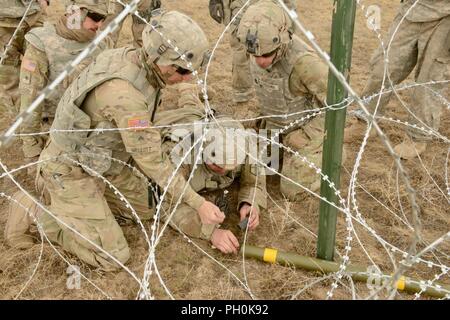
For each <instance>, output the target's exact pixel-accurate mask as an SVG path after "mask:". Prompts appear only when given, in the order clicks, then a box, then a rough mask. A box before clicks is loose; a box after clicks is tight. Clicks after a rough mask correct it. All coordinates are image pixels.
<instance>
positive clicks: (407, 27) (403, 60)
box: [363, 15, 450, 139]
mask: <svg viewBox="0 0 450 320" xmlns="http://www.w3.org/2000/svg"><path fill="white" fill-rule="evenodd" d="M401 18H402V17H401V16H400V15H397V17H396V18H395V20H394V22H393V24H392V26H391V29H390V31H389V34H388V37H387V39H388V41H386V42H385V43H389V40H390V39H391V37H392V35H393V34H394V31H395V30H396V28H397V26H398V24H399V23H400V21H401ZM388 58H389V64H388V75H389V76H390V79H391V80H392V84H393V85H397V84H399V83H401V82H402V81H403V80H405V79H406V78H407V77H408V75H409V74H410V73H411V72H412V71H413V69H414V67H416V66H417V69H416V74H415V79H416V82H417V83H426V82H430V81H439V80H448V79H449V78H450V17H446V18H444V19H442V20H439V21H432V22H423V23H418V22H410V21H408V20H406V19H405V20H403V22H402V24H401V25H400V28H399V29H398V31H397V33H396V34H395V37H394V39H393V41H392V44H391V47H390V51H389V56H388ZM384 67H385V63H384V55H383V50H382V48H381V47H380V48H378V49H377V50H376V51H375V53H374V55H373V57H372V60H371V68H370V69H371V73H370V78H369V80H368V83H367V85H366V87H365V89H364V92H363V96H370V95H372V94H375V93H378V92H379V91H380V88H381V85H382V82H383V75H384ZM385 86H386V87H387V88H388V89H389V88H390V82H389V80H388V79H387V78H386V80H385ZM448 88H449V85H448V83H444V84H434V85H427V86H419V87H416V88H414V89H413V98H414V99H413V102H412V103H411V104H409V105H408V107H409V108H410V110H411V112H412V113H413V114H414V115H415V116H416V117H417V118H418V119H420V120H421V121H422V122H423V123H425V124H426V125H428V126H429V127H431V128H433V129H434V130H438V129H439V125H440V117H441V107H442V105H443V104H442V100H440V96H439V95H442V94H443V95H444V96H445V98H446V99H447V100H448V99H449V94H448ZM445 89H446V90H447V93H445V92H444V90H445ZM391 96H392V93H388V94H385V95H383V96H382V99H381V102H380V106H379V110H380V111H381V112H382V110H381V109H382V108H383V107H384V106H385V105H386V104H387V103H388V102H389V99H390V98H391ZM376 100H377V99H374V100H373V101H372V102H371V103H370V105H369V109H370V110H371V111H373V110H374V108H375V106H376V102H377V101H376ZM409 121H411V122H412V123H416V124H420V122H419V121H418V120H417V119H416V118H415V117H413V116H412V115H410V119H409ZM420 126H422V124H420ZM410 134H411V135H412V136H413V137H414V138H416V139H424V138H425V137H424V136H423V135H421V134H420V132H418V131H414V130H412V129H410Z"/></svg>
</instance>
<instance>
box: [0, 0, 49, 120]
mask: <svg viewBox="0 0 450 320" xmlns="http://www.w3.org/2000/svg"><path fill="white" fill-rule="evenodd" d="M28 4H29V1H26V0H23V1H22V0H0V6H1V8H2V9H1V11H0V57H2V55H3V54H4V52H5V50H6V45H7V44H8V43H9V41H10V40H11V37H12V36H13V34H14V32H15V30H16V28H17V26H18V25H19V23H20V20H21V18H22V17H23V16H24V14H25V12H26V9H27V8H28ZM43 18H44V15H43V12H42V10H41V7H40V5H39V4H38V2H37V1H34V3H32V4H31V7H30V10H29V11H28V14H27V17H26V18H25V21H24V22H23V23H22V24H21V26H20V28H19V29H18V32H17V33H16V36H15V38H14V39H13V41H12V43H11V47H9V48H8V51H7V52H6V56H5V57H4V59H3V63H2V64H1V65H0V114H5V113H11V114H16V110H15V107H14V106H15V104H16V101H17V100H18V90H17V89H18V86H19V74H20V72H19V67H20V56H21V54H23V53H24V36H25V34H26V33H27V32H28V31H29V30H30V29H31V28H33V27H37V26H41V25H42V23H43Z"/></svg>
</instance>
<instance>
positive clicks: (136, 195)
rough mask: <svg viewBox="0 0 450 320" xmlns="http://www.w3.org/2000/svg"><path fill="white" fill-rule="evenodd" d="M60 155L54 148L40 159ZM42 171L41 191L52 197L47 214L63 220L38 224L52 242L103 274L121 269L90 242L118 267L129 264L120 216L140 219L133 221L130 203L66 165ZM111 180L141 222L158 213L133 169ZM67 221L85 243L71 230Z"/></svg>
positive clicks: (44, 219) (44, 220) (43, 219)
mask: <svg viewBox="0 0 450 320" xmlns="http://www.w3.org/2000/svg"><path fill="white" fill-rule="evenodd" d="M58 154H60V153H59V151H57V150H56V148H55V147H54V146H53V145H52V144H50V145H49V146H47V148H46V149H44V151H43V152H42V154H41V158H40V159H48V158H49V157H52V156H55V155H58ZM38 171H39V175H38V178H37V180H38V183H37V188H38V190H39V189H42V188H44V189H45V191H46V192H48V194H49V196H50V205H49V206H48V209H49V210H50V211H51V212H52V213H53V214H54V215H55V216H56V217H57V218H58V220H57V219H55V218H53V217H52V216H50V215H49V214H47V213H44V214H42V215H41V216H40V218H39V222H40V224H41V226H42V228H43V230H44V232H45V233H46V235H47V237H48V238H49V239H50V240H51V241H52V242H54V243H57V244H59V245H60V246H61V247H62V248H63V249H64V250H67V251H68V252H71V253H72V254H74V255H76V256H77V257H78V258H79V259H80V260H82V261H84V262H86V263H88V264H90V265H92V266H95V267H99V268H101V269H103V270H114V269H116V268H118V267H119V266H118V264H117V263H116V262H115V261H114V260H113V259H112V258H111V257H110V256H108V255H107V254H106V253H105V252H103V251H101V250H99V249H98V248H97V247H95V246H93V245H92V244H91V243H89V242H88V241H87V240H86V239H89V240H90V241H91V242H93V243H95V244H96V245H97V246H99V247H100V248H102V249H103V250H104V251H106V252H107V253H108V254H109V255H111V256H112V257H114V258H115V259H117V260H118V261H119V262H121V263H125V262H127V261H128V259H129V257H130V250H129V247H128V243H127V241H126V239H125V237H124V234H123V232H122V229H121V227H120V226H119V224H118V223H117V221H116V219H115V216H116V217H119V218H121V219H126V220H130V219H132V220H137V219H135V218H134V216H132V214H131V211H130V209H128V208H127V207H126V204H125V203H124V202H123V201H121V200H119V199H118V196H117V195H114V191H112V190H110V188H109V187H105V183H104V182H103V181H102V180H100V179H99V178H95V177H93V176H90V175H89V174H87V173H86V172H85V171H84V170H83V169H82V168H80V167H76V166H71V165H67V164H65V163H62V162H46V163H44V164H43V165H42V166H41V168H40V169H39V170H38ZM107 178H108V180H109V181H110V182H111V183H112V184H113V185H114V186H115V187H116V188H117V189H118V190H119V191H120V192H121V193H122V194H123V196H124V197H125V198H126V199H127V200H128V201H129V203H130V204H131V206H132V207H133V208H134V209H135V210H136V212H137V214H138V216H139V218H140V219H141V220H146V219H147V220H148V219H150V218H151V216H152V214H153V210H152V209H150V208H149V207H148V191H147V183H146V181H145V180H143V179H142V178H139V177H137V176H136V175H135V174H133V173H132V172H131V170H130V169H128V168H124V169H123V170H122V172H121V174H120V175H118V176H113V177H107ZM39 180H41V181H39ZM39 191H41V192H42V191H44V190H39ZM62 222H64V223H65V224H66V225H68V226H70V227H71V228H73V229H75V230H76V231H77V232H78V233H79V234H81V235H82V236H83V237H84V238H83V237H81V236H80V235H78V234H76V233H74V232H73V231H72V230H70V229H68V228H67V226H65V225H63V224H62Z"/></svg>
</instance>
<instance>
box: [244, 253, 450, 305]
mask: <svg viewBox="0 0 450 320" xmlns="http://www.w3.org/2000/svg"><path fill="white" fill-rule="evenodd" d="M243 250H244V246H243V247H242V248H241V254H242V251H243ZM244 255H245V257H246V258H253V259H257V260H262V261H265V262H269V263H279V264H281V265H283V266H289V267H292V266H294V267H298V268H302V269H305V270H308V271H316V272H320V273H322V274H327V273H334V272H337V271H339V266H340V264H339V263H337V262H333V261H327V260H320V259H316V258H311V257H305V256H300V255H298V254H295V253H289V252H283V251H278V250H276V249H270V248H260V247H255V246H251V245H245V253H244ZM345 271H346V273H347V274H350V275H351V277H352V279H353V280H355V281H360V282H366V283H367V282H368V280H375V281H376V282H378V283H380V284H381V283H382V281H389V280H390V278H391V277H390V276H389V275H385V274H373V273H372V274H370V273H368V271H367V268H364V267H362V266H356V265H353V266H352V265H348V266H347V268H346V270H345ZM369 277H371V279H369ZM433 286H434V287H437V286H440V288H441V289H436V288H431V287H428V286H427V287H426V289H425V290H424V291H423V294H425V295H428V296H431V297H435V298H445V295H446V292H450V285H447V284H442V283H437V282H434V284H433ZM397 290H399V291H406V292H409V293H418V292H421V291H422V290H421V287H420V281H418V280H415V279H412V278H408V277H401V278H400V280H399V281H398V282H397Z"/></svg>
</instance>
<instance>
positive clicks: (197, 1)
mask: <svg viewBox="0 0 450 320" xmlns="http://www.w3.org/2000/svg"><path fill="white" fill-rule="evenodd" d="M207 2H208V1H206V0H189V1H180V0H163V4H164V5H165V6H166V8H168V9H177V10H180V11H182V12H185V13H186V14H188V15H191V16H192V17H193V18H194V19H195V20H196V21H198V22H199V23H200V25H201V26H202V27H203V28H204V30H206V32H207V34H208V37H209V39H210V41H211V43H215V41H216V39H217V38H218V36H219V35H220V33H221V31H222V29H223V28H222V26H220V25H218V24H216V23H215V22H214V21H213V20H212V19H211V18H210V17H209V13H208V9H207ZM53 3H55V1H54V2H53ZM297 3H298V12H299V15H300V19H301V20H302V22H303V23H304V24H305V25H306V26H307V27H308V28H309V29H310V30H311V31H312V32H313V33H314V35H315V36H316V39H317V40H318V42H319V44H320V45H321V46H322V47H323V48H326V49H327V50H328V48H329V42H330V25H331V15H332V4H333V1H331V0H316V1H309V0H299V1H297ZM363 3H364V4H366V5H368V4H377V5H379V6H380V7H381V9H382V11H381V13H382V32H383V34H385V33H386V31H387V29H388V27H389V24H390V22H391V21H392V20H393V18H394V16H395V14H396V11H397V8H398V5H399V1H392V0H377V1H363ZM51 10H52V17H53V18H54V16H56V15H57V14H58V12H60V10H61V8H59V7H57V4H56V5H55V4H53V5H52V7H51ZM131 39H132V37H131V32H130V19H128V20H127V21H126V23H125V26H124V27H123V30H122V34H121V37H120V42H119V44H120V45H126V44H130V43H131ZM377 46H378V40H377V38H376V37H375V35H374V33H373V32H372V31H370V30H369V29H368V28H367V27H366V20H365V18H364V15H363V12H362V11H361V9H360V8H358V11H357V22H356V30H355V40H354V52H353V66H352V71H351V84H352V85H353V86H354V88H355V89H356V90H357V92H361V90H362V88H363V86H364V83H365V82H366V80H367V77H368V62H369V58H370V55H371V53H372V52H373V50H374V49H375V48H376V47H377ZM230 52H231V51H230V48H229V44H228V39H227V37H225V39H224V41H223V43H221V44H220V46H219V47H218V50H217V53H216V55H215V58H214V61H213V64H212V66H211V71H210V76H209V84H210V85H211V86H212V87H213V88H214V89H215V91H216V95H215V96H214V98H213V100H212V105H213V106H215V107H216V108H217V109H218V110H220V111H224V112H228V113H232V114H234V115H235V116H236V117H237V118H240V119H242V118H243V117H248V116H250V115H254V114H255V111H256V106H257V105H256V101H251V102H250V103H249V104H248V105H247V108H240V110H237V109H236V108H235V107H234V106H233V103H232V101H231V100H230V97H231V54H230ZM409 81H411V80H409ZM401 96H402V98H404V99H405V100H406V101H409V100H408V99H409V97H408V93H407V92H402V93H401ZM174 101H176V96H175V90H174V89H171V88H169V89H168V90H167V94H166V97H165V101H164V106H165V107H166V108H170V107H171V106H172V105H173V103H174ZM387 109H388V110H387V111H386V113H387V114H388V115H391V116H394V117H396V118H401V119H405V117H406V114H405V112H404V111H402V110H401V109H400V106H399V103H398V102H397V101H395V100H394V99H393V100H392V101H391V103H390V104H389V106H388V108H387ZM10 120H11V119H10ZM449 124H450V117H449V115H448V112H447V113H446V114H445V115H444V119H443V122H442V126H441V133H442V134H443V135H445V136H447V137H448V136H449V135H450V130H449ZM6 125H7V123H5V121H3V123H2V124H1V127H0V129H1V130H2V131H3V130H4V129H5V128H6ZM382 127H383V128H384V129H385V130H386V131H387V133H388V135H389V137H390V139H391V141H392V142H393V143H394V144H395V143H398V142H400V141H401V140H402V139H403V137H404V136H405V133H404V130H403V129H404V128H402V127H399V126H392V125H389V124H382ZM361 140H362V138H361V139H357V140H354V141H352V142H350V143H349V144H347V145H346V148H347V152H348V159H347V161H346V162H345V165H344V170H343V173H342V186H343V188H342V192H343V194H344V195H345V194H346V193H347V190H346V187H345V186H346V185H348V181H349V174H348V172H351V170H352V168H353V165H354V159H355V157H356V152H357V151H358V149H359V146H360V143H361ZM447 148H448V145H446V144H445V143H443V142H441V141H434V142H433V143H431V145H430V147H429V149H428V151H427V152H426V154H424V155H423V157H422V159H421V161H422V163H423V165H422V163H421V161H419V160H417V159H416V160H412V161H407V162H404V164H405V167H406V169H407V171H408V172H409V173H410V177H411V182H412V184H413V186H414V187H415V188H416V189H417V193H418V202H419V204H420V205H421V208H422V213H421V221H422V228H423V239H424V241H425V243H431V242H433V241H434V240H435V239H437V238H439V237H440V236H442V235H443V234H445V233H446V232H448V230H449V225H450V219H449V202H448V197H446V196H445V193H446V185H445V170H444V166H445V159H446V155H447V150H448V149H447ZM19 150H20V148H19V142H16V143H14V145H12V146H11V147H9V148H8V149H7V150H6V151H5V152H2V154H1V156H0V157H1V160H2V162H4V163H5V164H6V165H7V166H8V168H10V169H12V168H15V167H18V166H19V165H21V164H22V162H23V160H22V155H21V152H20V151H19ZM425 168H426V170H425ZM427 171H428V173H427ZM359 172H360V174H359V178H358V182H359V183H360V185H361V188H357V192H358V194H357V198H358V201H359V208H360V211H361V212H362V215H363V216H364V217H365V219H366V220H367V222H368V223H369V225H370V226H371V227H372V228H373V229H375V230H376V232H377V234H378V235H380V236H381V237H383V238H384V239H385V240H386V241H388V242H389V243H391V244H393V245H395V246H397V247H399V248H400V249H402V250H406V249H407V248H408V246H409V244H410V241H411V236H412V232H411V230H409V229H408V228H407V227H406V226H405V225H404V224H402V223H401V222H400V221H399V219H398V218H396V217H395V216H394V214H393V213H392V212H390V211H388V210H387V209H385V207H383V206H382V205H381V204H380V203H382V204H384V205H385V206H386V207H388V208H389V209H390V210H392V211H393V212H395V214H397V215H400V216H401V215H402V213H401V208H403V209H404V210H405V212H406V216H407V218H408V220H409V221H411V216H410V214H409V211H408V209H409V204H408V203H409V202H408V200H407V196H406V192H405V187H404V185H403V184H402V183H400V186H399V193H397V185H396V177H397V170H396V167H395V165H394V161H393V160H392V158H390V157H389V155H388V153H387V152H386V151H385V149H384V147H383V146H382V145H381V143H380V142H379V140H378V139H377V138H372V139H370V140H369V145H368V147H367V150H366V152H365V154H364V157H363V161H362V163H361V168H360V170H359ZM15 177H16V178H17V179H18V181H20V182H21V183H23V185H24V186H25V187H26V188H27V189H28V190H31V189H32V186H33V181H31V179H29V178H27V175H26V172H23V170H22V171H21V172H18V173H17V174H15ZM277 183H278V181H277V179H275V178H270V179H269V186H270V187H269V194H270V196H271V197H272V198H273V199H274V200H275V202H276V204H275V203H274V202H273V201H270V200H269V203H270V208H269V212H268V213H267V214H265V215H264V216H263V217H262V221H261V225H260V227H259V228H258V229H257V230H256V231H255V232H253V233H251V234H249V236H248V239H247V241H248V242H247V243H249V244H253V245H258V246H266V247H274V248H278V249H280V250H283V251H291V252H296V253H298V254H301V255H305V256H315V253H316V238H315V237H314V236H313V235H311V234H310V233H309V232H308V231H306V230H305V228H303V227H302V226H300V224H301V225H303V226H304V227H306V228H308V229H309V230H311V231H312V232H313V233H314V234H316V233H317V228H318V201H317V199H315V198H312V197H310V198H307V199H304V200H303V201H301V202H298V203H288V202H286V201H284V200H283V199H282V197H281V196H280V195H279V194H278V193H277V192H276V186H277ZM363 188H364V190H366V191H368V192H369V193H370V195H369V194H368V193H366V192H365V191H364V190H363ZM0 190H1V192H5V193H6V194H9V195H11V194H13V193H14V192H15V191H16V188H15V187H14V185H13V183H12V182H11V181H9V180H7V179H1V180H0ZM441 190H442V191H441ZM374 198H376V199H377V200H378V201H376V200H374ZM7 208H8V201H7V200H6V199H4V198H0V299H13V298H15V297H16V296H17V294H18V293H19V292H20V291H21V289H22V287H23V286H24V285H25V283H26V282H27V281H28V279H29V278H30V275H31V274H32V272H33V270H34V269H35V267H36V265H37V264H38V267H37V269H36V272H35V274H34V276H33V278H32V280H31V282H30V283H29V284H28V286H27V287H26V288H25V290H23V292H22V293H21V294H20V296H18V298H19V299H104V298H105V296H104V295H103V294H102V293H100V292H99V291H98V290H97V289H95V288H94V287H93V286H92V285H91V284H89V283H88V282H87V281H85V280H82V282H81V289H79V290H69V289H67V287H66V280H67V274H66V269H67V265H66V263H65V262H64V261H63V260H62V259H61V258H60V257H59V256H58V255H57V254H56V253H55V252H54V251H53V249H52V248H51V247H50V246H49V245H48V244H45V245H44V246H43V248H41V245H40V244H36V245H35V246H34V247H33V248H31V249H29V250H26V251H17V250H13V249H10V248H8V247H7V246H6V245H4V242H3V229H4V226H5V222H6V218H7ZM286 212H288V213H289V215H290V216H291V217H292V218H294V219H295V220H296V221H297V222H296V221H294V220H293V219H291V218H289V217H288V216H287V215H286ZM229 220H231V221H229V222H228V223H227V224H226V226H229V227H230V228H231V229H232V230H233V231H234V232H235V233H236V234H237V235H238V238H239V239H240V241H241V243H242V241H243V238H244V235H243V234H242V233H241V232H240V231H238V230H237V228H236V227H235V225H236V222H237V220H238V218H237V216H233V217H231V218H230V219H229ZM146 227H148V229H149V228H150V223H147V224H146ZM345 227H346V225H345V220H344V217H343V216H342V215H340V216H339V218H338V230H337V248H338V250H339V251H340V252H343V251H344V247H345V237H346V234H347V232H346V228H345ZM355 231H356V233H357V235H358V237H359V239H360V241H361V243H362V244H363V246H364V249H365V250H366V251H367V252H368V253H369V254H370V256H371V257H372V259H373V260H374V261H375V262H376V263H377V264H378V265H379V266H380V267H381V268H382V269H383V270H384V271H386V272H387V273H390V272H392V271H393V270H394V269H393V265H392V263H391V262H390V260H389V258H388V255H387V253H386V251H385V250H384V248H383V247H382V245H381V244H380V243H379V242H378V241H377V240H376V239H374V237H372V236H371V235H370V234H369V233H368V232H367V231H366V230H365V229H364V228H362V227H361V226H360V225H357V224H356V223H355ZM124 232H125V236H126V238H127V240H128V241H129V245H130V248H131V251H132V257H131V259H130V261H129V262H128V264H127V266H128V267H129V268H130V269H131V270H132V271H133V272H135V273H136V274H137V275H138V277H140V276H141V275H142V272H143V267H144V264H145V261H146V258H147V249H148V248H147V245H146V242H145V240H144V237H143V235H142V233H141V231H140V229H139V228H138V227H137V226H127V227H124ZM194 241H195V242H196V243H197V244H198V245H199V246H201V247H202V248H203V249H204V250H206V251H207V252H208V253H209V254H210V255H212V256H213V257H214V258H215V259H217V260H218V261H220V262H221V263H222V264H223V265H225V266H226V267H227V268H228V269H229V270H230V271H232V272H233V273H235V274H236V275H237V276H238V277H239V278H240V279H243V277H244V271H243V263H242V257H240V256H224V255H222V254H220V253H219V252H218V251H216V250H213V249H212V248H210V246H209V245H208V244H207V243H206V242H203V241H199V240H194ZM424 246H425V244H424V243H421V244H420V248H423V247H424ZM41 249H42V250H43V252H42V257H41V259H40V261H39V257H40V253H41ZM449 249H450V248H449V245H448V242H447V243H444V244H442V245H440V246H439V247H438V248H437V250H435V251H434V252H433V253H432V254H427V255H425V256H424V258H426V259H430V260H432V261H434V262H436V263H439V264H443V265H447V266H448V265H449V253H450V250H449ZM65 256H66V258H67V259H68V260H69V261H71V262H72V263H74V264H78V265H80V262H79V261H78V260H77V259H76V258H74V257H73V256H70V255H67V254H65ZM156 257H157V265H158V268H159V272H160V274H161V276H162V278H163V279H164V281H165V283H166V285H167V287H168V288H169V289H170V291H171V292H172V294H173V296H174V297H175V298H177V299H249V298H250V297H249V295H248V294H247V293H246V292H245V290H243V288H242V286H240V285H239V284H238V283H237V282H236V281H235V280H234V278H233V277H231V276H230V274H229V272H228V271H226V270H224V269H223V268H222V267H221V266H219V265H218V264H217V263H216V262H214V261H212V260H211V259H210V258H209V257H207V256H205V255H204V254H203V253H202V252H200V251H199V250H198V249H197V248H196V247H195V246H193V245H192V244H190V243H188V242H187V241H186V240H185V239H184V238H183V237H181V236H180V235H178V234H177V233H176V232H175V231H173V230H168V231H166V233H165V235H164V237H163V238H162V241H161V243H160V245H159V246H158V247H157V251H156ZM395 258H396V260H397V263H398V262H399V261H400V260H401V256H399V255H398V254H397V255H395ZM350 259H351V263H354V264H361V265H367V264H368V263H369V259H368V258H367V256H366V255H365V253H364V251H363V249H362V247H361V245H360V244H358V242H357V241H355V240H354V241H353V242H352V250H351V253H350ZM81 270H82V272H83V273H84V274H85V275H86V276H87V277H88V278H89V279H90V280H91V281H92V282H93V283H95V284H96V285H97V286H98V287H100V288H101V289H102V290H103V291H105V292H106V293H107V294H108V295H109V296H110V297H111V298H113V299H135V298H136V294H137V291H138V284H137V283H136V282H135V281H134V280H133V279H132V278H131V276H130V275H128V274H127V273H126V272H125V271H120V272H113V273H108V274H104V273H101V272H98V271H96V270H92V269H90V268H89V267H88V266H86V265H82V266H81ZM245 271H246V275H247V279H248V285H249V287H250V288H251V290H252V292H253V294H254V295H255V296H256V297H257V298H261V299H289V298H291V297H292V296H293V295H294V294H295V293H296V292H297V291H298V290H300V289H302V288H304V287H305V286H306V285H307V284H308V283H312V282H313V281H314V280H317V279H318V277H320V275H319V274H316V273H311V272H305V271H302V270H295V269H293V268H286V267H282V266H278V265H267V264H263V263H261V262H257V261H252V260H246V261H245ZM439 272H440V270H439V269H438V268H428V267H427V266H426V265H424V264H417V265H414V267H413V268H412V269H410V270H409V271H408V272H407V275H408V276H415V277H419V278H422V279H427V280H428V279H432V278H433V276H434V274H436V273H439ZM441 281H442V282H446V283H449V282H450V281H449V279H448V276H447V277H443V278H442V279H441ZM331 283H332V281H331V280H324V281H321V282H318V283H317V284H315V285H313V286H311V287H310V288H307V289H306V290H304V291H303V292H302V293H301V294H299V295H298V296H297V297H296V298H297V299H324V298H326V292H327V291H328V290H329V288H330V285H331ZM343 283H344V285H345V286H344V287H343V286H342V285H340V286H339V288H338V289H337V290H336V291H335V295H334V298H337V299H350V298H351V293H350V291H349V290H348V289H347V288H348V286H350V284H349V282H348V281H347V280H345V281H343ZM355 286H356V293H357V294H358V297H359V298H363V297H366V296H367V295H368V294H369V290H368V289H367V287H366V285H365V284H361V283H360V284H355ZM151 288H152V293H153V294H154V296H155V297H156V298H157V299H168V296H167V294H166V293H165V291H164V289H163V288H162V286H161V285H160V284H159V282H158V280H157V279H156V277H154V276H153V277H152V278H151ZM397 298H398V299H411V298H413V296H411V295H407V294H403V293H402V294H400V295H398V296H397Z"/></svg>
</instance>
